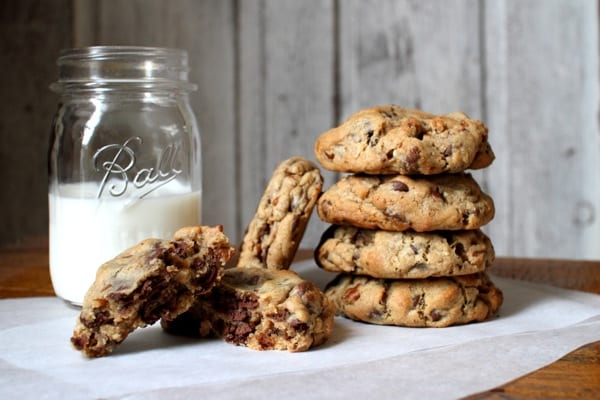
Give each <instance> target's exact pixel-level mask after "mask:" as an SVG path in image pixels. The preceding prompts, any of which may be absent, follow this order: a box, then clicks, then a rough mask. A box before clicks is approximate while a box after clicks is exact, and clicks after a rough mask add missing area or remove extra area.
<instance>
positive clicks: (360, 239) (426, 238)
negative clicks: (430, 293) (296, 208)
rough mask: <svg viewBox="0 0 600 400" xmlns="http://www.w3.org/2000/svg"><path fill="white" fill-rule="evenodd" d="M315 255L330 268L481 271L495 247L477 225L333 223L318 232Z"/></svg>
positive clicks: (401, 275) (422, 273)
mask: <svg viewBox="0 0 600 400" xmlns="http://www.w3.org/2000/svg"><path fill="white" fill-rule="evenodd" d="M315 260H316V262H317V264H318V265H319V266H320V267H321V268H323V269H326V270H327V271H331V272H345V273H350V274H358V275H369V276H372V277H375V278H390V279H415V278H427V277H432V276H434V277H435V276H457V275H467V274H473V273H476V272H482V271H485V270H486V269H487V268H488V267H489V266H490V265H491V264H492V262H493V261H494V248H493V246H492V242H491V241H490V239H489V238H488V237H487V236H486V235H485V234H484V233H483V232H481V231H480V230H478V229H475V230H468V231H436V232H422V233H420V232H414V231H404V232H390V231H381V230H369V229H360V228H356V227H352V226H335V225H333V226H331V227H330V228H329V229H327V231H325V233H324V234H323V236H322V238H321V242H320V243H319V245H318V246H317V248H316V250H315Z"/></svg>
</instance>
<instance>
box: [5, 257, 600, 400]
mask: <svg viewBox="0 0 600 400" xmlns="http://www.w3.org/2000/svg"><path fill="white" fill-rule="evenodd" d="M293 269H295V270H296V271H298V272H299V273H300V274H301V275H303V276H304V277H306V278H307V279H311V280H313V281H315V282H316V283H317V284H319V285H320V286H323V285H324V283H325V282H326V281H328V280H330V279H331V278H332V276H333V275H332V274H328V273H326V272H324V271H320V270H318V269H316V267H315V266H314V264H313V263H311V262H304V263H299V264H296V265H294V267H293ZM492 279H493V281H494V282H495V283H496V284H497V285H498V286H499V287H500V288H501V289H502V290H503V292H504V296H505V301H504V304H503V306H502V308H501V310H500V316H499V317H498V318H495V319H493V320H491V321H487V322H483V323H477V324H469V325H463V326H456V327H450V328H442V329H433V328H430V329H415V328H401V327H386V326H375V325H368V324H362V323H358V322H353V321H350V320H346V319H343V318H336V321H335V322H336V325H335V329H334V332H333V334H332V336H331V338H330V339H329V340H328V342H327V343H326V344H325V345H323V346H321V347H319V348H316V349H314V350H311V351H308V352H304V353H288V352H279V351H265V352H258V351H253V350H249V349H247V348H244V347H236V346H233V345H230V344H227V343H225V342H223V341H221V340H217V339H209V340H207V339H191V338H181V337H176V336H171V335H167V334H165V333H163V332H162V331H161V329H160V327H159V326H158V324H157V325H155V326H153V327H149V328H146V329H141V330H138V331H136V332H134V333H133V334H132V335H130V336H129V337H128V338H127V340H126V341H125V342H124V343H123V344H122V345H121V346H120V347H118V348H117V350H115V352H113V353H112V354H111V355H110V356H108V357H104V358H100V359H91V360H90V359H87V358H85V357H84V356H82V355H81V354H80V353H79V352H77V351H75V350H73V349H72V348H71V346H70V342H69V338H70V336H71V333H72V329H73V327H74V324H75V318H76V316H77V314H78V310H76V309H73V308H70V307H68V306H67V305H66V304H65V303H64V302H62V301H61V300H60V299H57V298H50V297H46V298H28V299H6V300H0V399H20V400H21V399H39V398H48V399H100V398H102V399H190V398H206V399H243V398H259V397H260V398H262V399H266V398H282V399H283V398H285V399H305V398H311V399H315V398H317V399H318V398H327V399H338V398H339V399H342V398H344V399H348V398H349V397H348V396H351V397H350V398H353V399H354V398H360V396H364V398H378V399H380V398H402V399H411V398H415V399H416V398H436V399H446V398H447V399H453V398H459V397H463V396H466V395H469V394H472V393H477V392H480V391H483V390H487V389H490V388H493V387H496V386H498V385H501V384H503V383H505V382H507V381H510V380H513V379H515V378H517V377H519V376H522V375H524V374H526V373H528V372H530V371H533V370H535V369H537V368H540V367H542V366H544V365H547V364H548V363H550V362H552V361H554V360H556V359H558V358H560V357H562V356H563V355H564V354H566V353H568V352H569V351H571V350H574V349H575V348H577V347H579V346H582V345H584V344H587V343H590V342H593V341H596V340H600V295H594V294H589V293H583V292H577V291H568V290H562V289H558V288H554V287H550V286H545V285H536V284H530V283H526V282H522V281H514V280H508V279H502V278H498V277H494V276H493V274H492ZM565 373H568V372H565Z"/></svg>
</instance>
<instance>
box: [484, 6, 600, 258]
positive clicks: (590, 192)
mask: <svg viewBox="0 0 600 400" xmlns="http://www.w3.org/2000/svg"><path fill="white" fill-rule="evenodd" d="M482 4H483V5H484V7H485V11H484V16H485V19H484V21H485V27H484V35H485V69H486V97H485V103H486V109H487V112H486V116H485V117H486V122H487V124H488V126H489V128H490V142H491V143H492V146H493V147H494V148H495V149H497V155H498V157H497V159H496V161H495V162H494V164H492V166H491V167H490V169H489V192H490V194H491V195H492V197H493V198H494V200H495V202H496V208H497V213H496V218H495V220H494V221H493V222H492V223H491V224H490V227H489V231H488V232H489V233H490V235H491V236H492V237H493V238H494V244H495V247H496V250H497V252H498V254H500V255H513V256H520V257H545V258H587V259H599V258H600V246H598V242H599V238H600V219H599V218H598V213H599V212H600V207H599V206H600V174H599V173H598V172H599V171H600V169H598V168H597V166H598V165H600V135H599V127H598V118H597V117H598V104H599V102H598V98H599V89H598V83H599V81H598V71H599V70H600V69H599V66H598V2H595V1H589V2H577V1H575V2H573V1H561V0H551V1H532V2H527V3H526V4H524V3H523V2H519V1H500V2H482ZM550 26H552V27H553V28H552V29H550V28H549V27H550ZM592 170H593V171H592Z"/></svg>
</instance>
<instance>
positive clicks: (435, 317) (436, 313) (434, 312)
mask: <svg viewBox="0 0 600 400" xmlns="http://www.w3.org/2000/svg"><path fill="white" fill-rule="evenodd" d="M429 315H430V316H431V320H432V321H433V322H437V321H439V320H440V319H442V314H440V312H439V311H438V310H432V311H431V312H430V313H429Z"/></svg>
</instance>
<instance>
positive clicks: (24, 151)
mask: <svg viewBox="0 0 600 400" xmlns="http://www.w3.org/2000/svg"><path fill="white" fill-rule="evenodd" d="M70 3H71V2H70V1H67V0H57V1H54V2H40V1H32V0H23V1H5V2H3V3H2V5H0V37H1V38H2V40H0V54H1V55H0V71H1V73H0V84H1V87H2V96H0V182H2V188H1V189H0V221H1V224H2V227H1V228H0V244H4V243H14V242H18V241H20V240H22V239H26V238H27V237H31V236H46V235H47V234H48V164H47V157H46V155H47V153H48V143H49V137H50V131H51V126H52V118H53V115H54V112H55V110H56V102H57V97H56V96H55V95H54V94H53V93H52V92H50V90H49V89H48V86H49V85H50V83H52V82H53V81H54V80H56V73H57V69H56V64H55V60H56V57H57V56H58V53H59V51H60V49H61V48H64V47H70V46H71V41H70V38H71V30H72V27H71V17H72V14H71V9H70Z"/></svg>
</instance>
